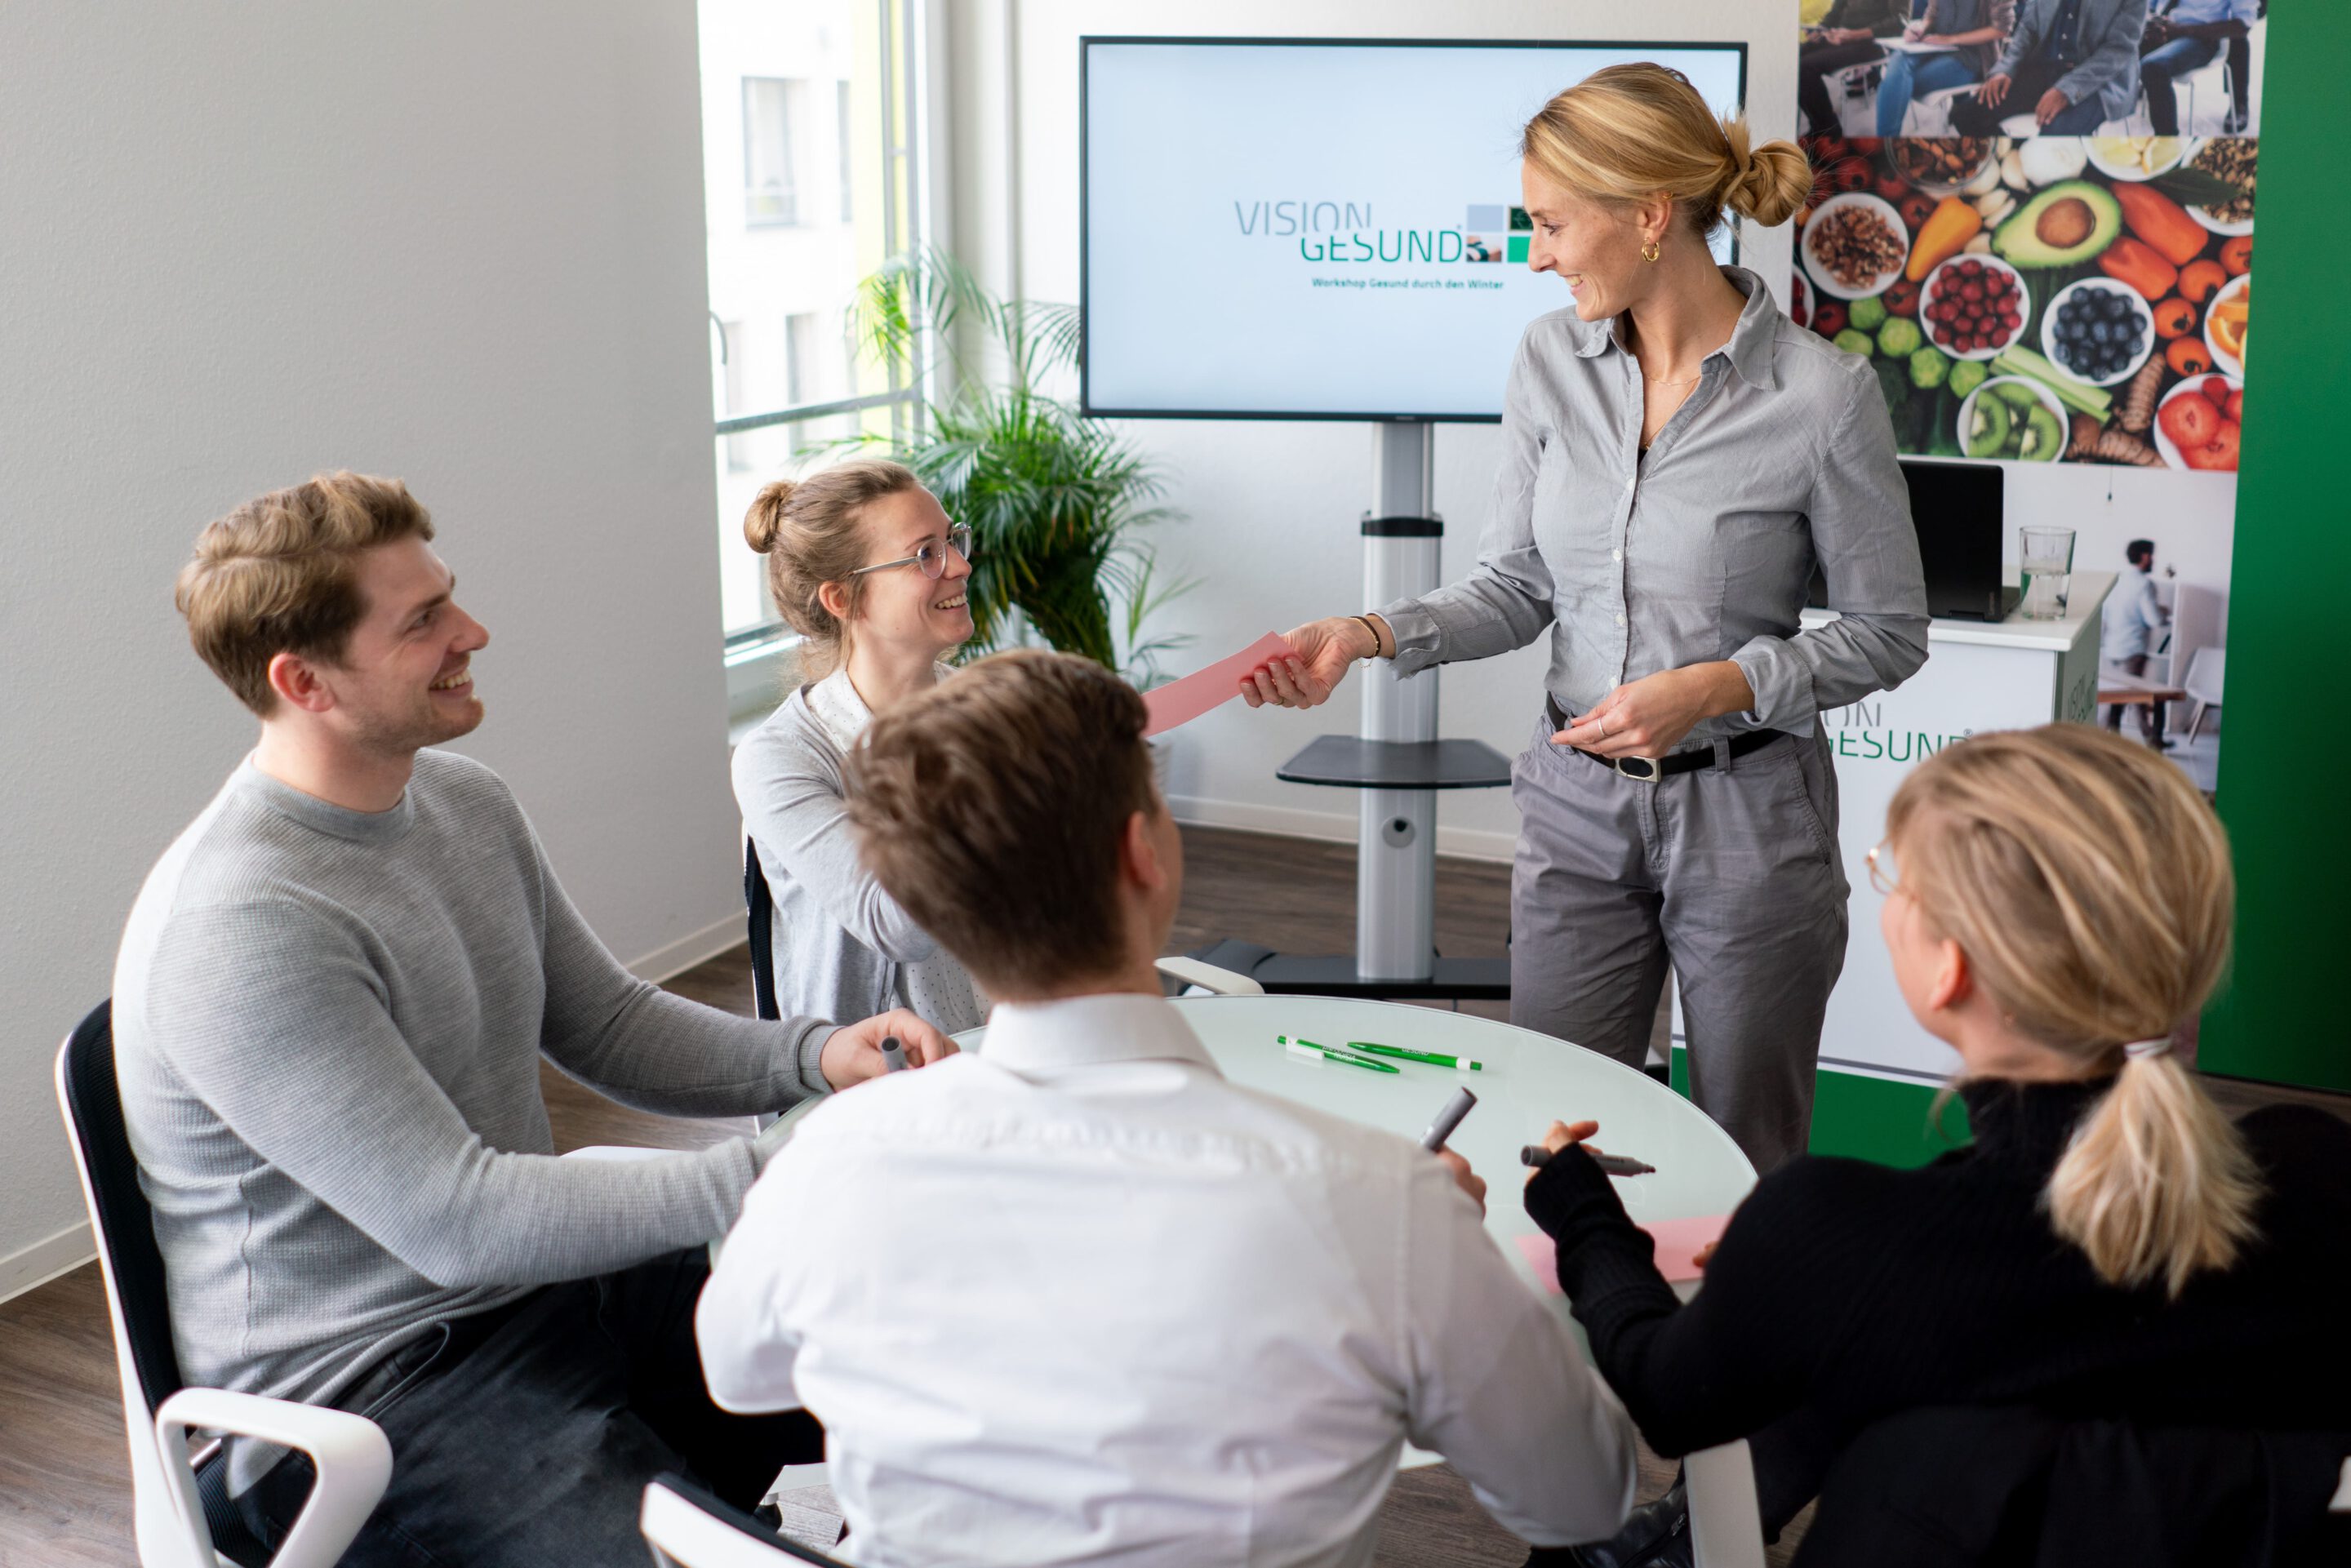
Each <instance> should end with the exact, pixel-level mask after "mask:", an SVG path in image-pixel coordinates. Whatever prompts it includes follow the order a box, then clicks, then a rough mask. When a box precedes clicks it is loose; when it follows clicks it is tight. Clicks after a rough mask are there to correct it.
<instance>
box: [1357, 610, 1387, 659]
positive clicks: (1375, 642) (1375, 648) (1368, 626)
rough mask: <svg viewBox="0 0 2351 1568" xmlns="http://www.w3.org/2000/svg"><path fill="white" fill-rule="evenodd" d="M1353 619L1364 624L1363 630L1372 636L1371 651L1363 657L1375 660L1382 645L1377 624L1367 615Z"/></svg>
mask: <svg viewBox="0 0 2351 1568" xmlns="http://www.w3.org/2000/svg"><path fill="white" fill-rule="evenodd" d="M1355 619H1356V620H1358V621H1360V622H1363V623H1364V631H1366V632H1370V633H1371V634H1372V651H1371V653H1368V654H1366V655H1365V657H1366V658H1367V659H1376V658H1378V657H1380V656H1381V646H1382V645H1381V641H1380V625H1379V622H1376V621H1374V620H1373V619H1372V618H1371V617H1370V616H1369V615H1357V616H1356V617H1355Z"/></svg>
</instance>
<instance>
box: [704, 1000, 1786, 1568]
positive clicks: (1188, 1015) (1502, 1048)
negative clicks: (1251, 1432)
mask: <svg viewBox="0 0 2351 1568" xmlns="http://www.w3.org/2000/svg"><path fill="white" fill-rule="evenodd" d="M1169 1005H1170V1006H1171V1007H1174V1008H1175V1009H1177V1010H1178V1011H1179V1012H1181V1013H1182V1014H1183V1015H1184V1021H1185V1022H1186V1023H1187V1024H1189V1025H1190V1026H1191V1027H1192V1031H1193V1032H1194V1033H1195V1034H1196V1035H1198V1036H1199V1038H1200V1043H1201V1044H1203V1045H1205V1046H1207V1048H1208V1054H1209V1055H1211V1056H1212V1057H1214V1058H1215V1059H1216V1062H1217V1069H1218V1070H1219V1071H1222V1072H1223V1073H1224V1075H1225V1076H1226V1078H1228V1080H1230V1081H1231V1082H1235V1083H1238V1084H1244V1085H1246V1086H1248V1087H1249V1088H1251V1089H1259V1090H1263V1091H1266V1092H1270V1093H1274V1094H1280V1095H1285V1096H1287V1097H1288V1098H1290V1099H1292V1100H1295V1101H1297V1102H1299V1103H1301V1104H1304V1105H1311V1106H1313V1107H1314V1108H1316V1109H1317V1110H1321V1111H1327V1112H1329V1113H1332V1114H1333V1115H1338V1116H1344V1117H1346V1118H1348V1119H1349V1120H1350V1121H1354V1122H1361V1123H1363V1124H1365V1125H1366V1126H1373V1127H1384V1128H1386V1129H1387V1130H1388V1131H1390V1132H1392V1133H1400V1134H1404V1135H1405V1137H1408V1138H1411V1139H1412V1140H1414V1141H1415V1142H1418V1141H1419V1139H1420V1137H1421V1135H1422V1134H1424V1133H1426V1131H1427V1130H1428V1124H1429V1123H1430V1121H1431V1120H1433V1119H1434V1118H1435V1117H1436V1115H1437V1111H1438V1110H1439V1109H1440V1108H1441V1107H1442V1106H1443V1105H1444V1104H1445V1103H1446V1101H1447V1100H1448V1099H1450V1098H1451V1097H1452V1094H1453V1091H1454V1089H1455V1088H1456V1087H1457V1086H1466V1087H1468V1089H1469V1090H1470V1091H1471V1092H1473V1093H1475V1094H1476V1095H1477V1096H1478V1106H1477V1109H1476V1110H1474V1111H1472V1112H1470V1113H1469V1116H1468V1120H1466V1121H1464V1122H1463V1123H1462V1124H1461V1125H1460V1126H1459V1127H1458V1128H1457V1129H1455V1131H1454V1134H1453V1135H1452V1137H1450V1138H1449V1139H1447V1147H1449V1148H1451V1149H1453V1150H1455V1151H1456V1152H1457V1153H1458V1154H1460V1155H1462V1156H1463V1157H1464V1158H1466V1159H1467V1160H1468V1162H1469V1163H1470V1165H1471V1166H1473V1167H1475V1168H1476V1170H1477V1172H1478V1174H1479V1176H1483V1177H1485V1178H1486V1183H1487V1188H1488V1190H1487V1194H1486V1228H1487V1230H1488V1231H1489V1233H1490V1234H1491V1235H1492V1236H1493V1237H1494V1239H1495V1240H1496V1241H1497V1242H1499V1244H1500V1246H1501V1249H1502V1252H1503V1255H1504V1256H1505V1257H1507V1258H1508V1259H1509V1260H1510V1267H1512V1268H1513V1269H1515V1270H1518V1271H1519V1273H1520V1277H1521V1278H1523V1279H1524V1280H1525V1281H1527V1286H1528V1288H1529V1289H1530V1290H1533V1291H1538V1292H1539V1293H1540V1294H1541V1295H1542V1296H1543V1297H1544V1299H1545V1300H1547V1301H1550V1302H1551V1303H1552V1307H1553V1309H1554V1310H1555V1311H1557V1312H1559V1313H1560V1314H1561V1315H1562V1317H1565V1316H1567V1301H1566V1298H1565V1297H1563V1296H1561V1295H1558V1294H1556V1293H1554V1292H1553V1291H1552V1289H1550V1287H1549V1284H1548V1283H1547V1282H1545V1281H1539V1280H1537V1279H1536V1278H1535V1274H1534V1270H1531V1268H1529V1267H1528V1265H1527V1261H1526V1256H1525V1254H1524V1253H1523V1252H1521V1251H1520V1247H1519V1241H1518V1239H1519V1238H1520V1237H1521V1236H1531V1235H1535V1234H1537V1233H1538V1228H1537V1227H1536V1225H1535V1223H1534V1221H1533V1220H1531V1219H1529V1218H1527V1212H1526V1207H1525V1205H1523V1204H1522V1203H1520V1201H1519V1188H1520V1184H1521V1183H1522V1182H1523V1180H1524V1178H1525V1167H1524V1166H1520V1164H1519V1150H1520V1148H1521V1147H1522V1146H1523V1145H1528V1144H1532V1143H1539V1142H1541V1139H1542V1135H1543V1134H1544V1132H1545V1131H1546V1130H1547V1129H1549V1127H1550V1126H1551V1124H1552V1123H1553V1122H1554V1121H1562V1122H1574V1121H1593V1122H1597V1123H1599V1124H1600V1131H1599V1132H1598V1133H1596V1134H1593V1143H1594V1144H1595V1145H1598V1146H1600V1147H1601V1148H1603V1149H1606V1150H1608V1151H1610V1152H1612V1153H1615V1154H1625V1155H1634V1156H1635V1157H1636V1158H1638V1159H1641V1160H1643V1161H1645V1162H1646V1163H1647V1164H1649V1165H1653V1166H1656V1167H1657V1168H1656V1171H1655V1172H1654V1173H1652V1174H1650V1175H1648V1176H1628V1177H1625V1178H1622V1179H1620V1180H1618V1182H1617V1183H1616V1191H1617V1195H1618V1196H1619V1197H1622V1198H1623V1199H1624V1200H1625V1212H1626V1213H1627V1214H1629V1215H1631V1216H1632V1218H1633V1219H1634V1221H1635V1223H1640V1222H1644V1221H1648V1220H1657V1219H1685V1218H1698V1217H1701V1216H1707V1215H1715V1214H1728V1213H1729V1212H1730V1211H1731V1210H1732V1209H1733V1208H1736V1207H1738V1206H1739V1203H1740V1200H1741V1199H1742V1198H1744V1197H1746V1196H1747V1192H1748V1189H1749V1188H1750V1187H1752V1186H1754V1185H1755V1167H1754V1166H1751V1165H1750V1164H1749V1163H1748V1161H1747V1156H1746V1155H1743V1154H1741V1153H1740V1149H1739V1145H1737V1144H1735V1143H1733V1142H1731V1140H1730V1134H1728V1133H1726V1132H1724V1131H1723V1130H1722V1129H1721V1128H1720V1127H1718V1126H1716V1125H1715V1124H1714V1123H1713V1122H1712V1121H1711V1120H1709V1119H1708V1117H1707V1115H1706V1113H1704V1112H1702V1111H1700V1110H1699V1109H1698V1107H1697V1106H1695V1105H1693V1104H1691V1103H1689V1102H1688V1101H1687V1100H1685V1099H1683V1098H1682V1097H1681V1096H1680V1095H1678V1094H1677V1093H1675V1092H1673V1091H1672V1090H1670V1089H1668V1088H1667V1087H1666V1086H1665V1085H1663V1084H1661V1083H1659V1082H1657V1081H1656V1079H1654V1078H1651V1077H1650V1076H1649V1075H1648V1074H1646V1073H1645V1072H1639V1071H1635V1070H1634V1069H1632V1068H1629V1067H1626V1066H1625V1065H1623V1064H1622V1063H1620V1062H1616V1061H1610V1060H1609V1059H1608V1058H1606V1057H1604V1056H1601V1055H1599V1054H1597V1053H1596V1052H1593V1051H1585V1050H1583V1049H1582V1048H1580V1047H1577V1046H1573V1045H1570V1044H1568V1043H1566V1042H1565V1041H1564V1040H1555V1039H1553V1038H1552V1037H1551V1036H1549V1035H1543V1034H1537V1033H1535V1032H1534V1031H1533V1030H1523V1029H1514V1028H1512V1027H1511V1026H1510V1025H1509V1024H1500V1023H1495V1022H1492V1021H1491V1020H1489V1019H1481V1018H1475V1017H1471V1016H1469V1015H1468V1014H1465V1013H1454V1012H1440V1011H1438V1010H1437V1009H1434V1008H1416V1007H1406V1006H1405V1005H1403V1004H1402V1003H1399V1002H1372V1001H1357V1000H1353V999H1350V998H1339V997H1292V996H1280V997H1182V998H1176V999H1175V1001H1173V1002H1171V1003H1170V1004H1169ZM1282 1035H1287V1036H1288V1037H1290V1039H1292V1040H1312V1041H1315V1042H1316V1043H1318V1044H1322V1045H1330V1046H1338V1047H1342V1048H1343V1047H1344V1046H1345V1045H1346V1043H1347V1042H1348V1041H1349V1040H1369V1041H1372V1042H1374V1043H1375V1044H1379V1045H1395V1046H1403V1047H1405V1048H1406V1049H1408V1050H1412V1051H1434V1052H1438V1053H1440V1054H1444V1055H1449V1056H1457V1057H1468V1058H1473V1059H1475V1060H1477V1061H1481V1062H1483V1063H1484V1064H1485V1066H1484V1071H1478V1072H1463V1071H1455V1070H1454V1069H1451V1068H1446V1067H1436V1066H1430V1065H1427V1064H1425V1063H1421V1062H1415V1061H1393V1060H1392V1059H1391V1065H1393V1066H1395V1068H1397V1069H1398V1071H1395V1072H1392V1073H1391V1072H1369V1071H1364V1069H1362V1068H1360V1067H1348V1066H1344V1065H1342V1064H1340V1063H1337V1062H1331V1061H1304V1060H1301V1059H1300V1058H1298V1057H1295V1056H1292V1055H1291V1054H1290V1052H1289V1051H1288V1050H1286V1049H1285V1048H1284V1047H1283V1046H1282V1045H1281V1044H1280V1041H1279V1040H1277V1038H1276V1037H1277V1036H1282ZM955 1039H956V1044H957V1045H959V1046H961V1047H962V1048H963V1049H964V1050H966V1051H977V1052H979V1053H981V1054H983V1055H985V1054H986V1052H987V1029H986V1028H985V1027H982V1028H979V1029H975V1030H965V1031H964V1032H963V1033H961V1034H958V1035H956V1037H955ZM818 1103H820V1100H809V1101H803V1102H802V1103H800V1104H799V1105H798V1106H796V1107H794V1108H793V1109H792V1110H791V1111H789V1112H787V1113H785V1114H784V1115H783V1117H782V1118H781V1119H780V1120H779V1121H778V1122H777V1123H776V1124H775V1125H773V1126H772V1127H770V1128H768V1131H767V1132H766V1133H764V1134H761V1136H762V1137H766V1138H778V1139H780V1138H785V1137H789V1136H790V1128H791V1124H793V1123H794V1122H795V1121H797V1120H798V1119H799V1115H800V1113H804V1112H805V1111H807V1110H808V1109H809V1108H810V1107H811V1106H813V1105H816V1104H818ZM713 1255H714V1258H715V1256H716V1243H714V1244H713ZM1675 1288H1676V1290H1677V1291H1679V1292H1680V1294H1681V1295H1682V1296H1683V1298H1684V1299H1685V1300H1687V1298H1688V1296H1689V1295H1690V1294H1691V1293H1692V1292H1693V1291H1695V1290H1696V1288H1697V1287H1696V1285H1695V1284H1683V1285H1677V1287H1675ZM1569 1321H1570V1326H1571V1327H1574V1323H1573V1319H1570V1320H1569ZM1575 1333H1576V1338H1577V1339H1578V1341H1579V1342H1580V1341H1582V1339H1583V1330H1582V1329H1581V1328H1575ZM1438 1460H1439V1456H1437V1455H1436V1454H1431V1453H1426V1452H1425V1451H1423V1450H1421V1449H1418V1448H1411V1447H1409V1446H1407V1447H1406V1448H1405V1451H1404V1454H1403V1456H1402V1458H1401V1461H1400V1462H1401V1464H1402V1465H1403V1466H1404V1467H1405V1468H1409V1467H1412V1466H1415V1465H1425V1464H1435V1463H1437V1462H1438ZM1687 1464H1688V1480H1689V1489H1690V1492H1689V1495H1690V1501H1691V1511H1692V1530H1693V1531H1694V1532H1695V1535H1696V1538H1697V1544H1698V1561H1699V1563H1701V1564H1712V1563H1724V1564H1729V1565H1732V1568H1748V1565H1751V1568H1760V1565H1761V1563H1762V1561H1763V1553H1762V1545H1761V1536H1760V1534H1759V1533H1758V1531H1757V1529H1756V1526H1755V1490H1754V1481H1753V1477H1752V1472H1751V1470H1750V1469H1749V1466H1748V1459H1747V1451H1746V1446H1745V1445H1744V1444H1742V1443H1733V1444H1731V1445H1729V1446H1728V1447H1726V1448H1710V1449H1706V1450H1703V1451H1701V1452H1699V1453H1696V1454H1693V1455H1691V1456H1690V1457H1689V1458H1688V1461H1687Z"/></svg>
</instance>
